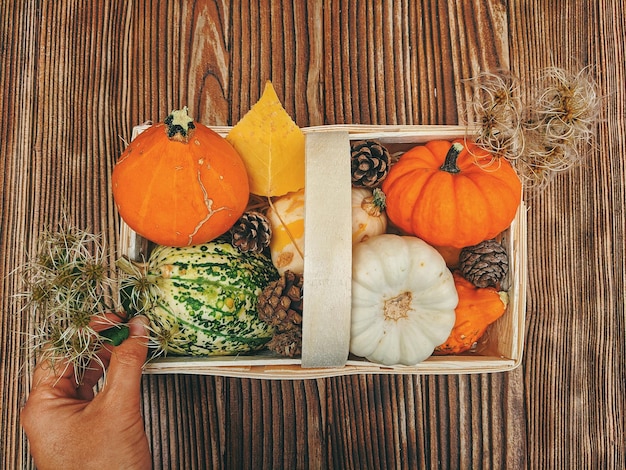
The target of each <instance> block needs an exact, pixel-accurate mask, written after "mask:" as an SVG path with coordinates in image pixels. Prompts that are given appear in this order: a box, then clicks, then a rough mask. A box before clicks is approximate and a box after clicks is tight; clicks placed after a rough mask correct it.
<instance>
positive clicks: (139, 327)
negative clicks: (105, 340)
mask: <svg viewBox="0 0 626 470" xmlns="http://www.w3.org/2000/svg"><path fill="white" fill-rule="evenodd" d="M148 323H149V321H148V319H147V318H146V317H144V316H141V315H140V316H136V317H134V318H132V319H131V320H130V321H129V322H128V328H129V337H128V339H126V340H125V341H124V342H123V343H122V344H120V345H119V346H116V347H114V348H113V349H112V351H111V362H110V363H109V368H108V370H107V374H106V386H105V387H104V389H103V391H102V393H103V394H106V395H113V396H110V397H109V398H114V399H117V398H120V399H123V400H125V401H127V400H132V399H135V398H136V399H137V400H139V394H140V390H141V370H142V368H143V365H144V364H145V362H146V357H147V356H148V329H147V325H148Z"/></svg>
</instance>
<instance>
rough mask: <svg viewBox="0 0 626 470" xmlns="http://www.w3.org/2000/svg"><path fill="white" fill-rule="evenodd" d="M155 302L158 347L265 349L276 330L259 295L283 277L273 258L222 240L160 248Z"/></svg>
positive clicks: (153, 269)
mask: <svg viewBox="0 0 626 470" xmlns="http://www.w3.org/2000/svg"><path fill="white" fill-rule="evenodd" d="M147 278H149V279H154V286H155V289H154V290H153V292H154V299H155V301H154V304H153V306H152V308H150V309H148V310H147V311H146V315H147V316H148V317H150V320H151V322H152V328H153V330H154V333H155V334H156V338H155V339H156V341H157V342H158V343H159V346H160V347H161V348H162V349H163V350H164V351H166V352H168V353H174V354H180V355H192V356H216V355H234V354H239V353H246V352H250V351H256V350H259V349H261V348H262V347H263V346H264V345H265V343H267V342H268V341H269V340H270V339H271V337H272V335H273V333H274V331H273V329H272V327H270V326H269V325H267V324H266V323H265V322H263V321H262V320H260V319H259V318H258V316H257V311H256V304H257V298H258V296H259V294H260V293H261V291H262V290H263V288H264V287H265V286H266V285H267V284H269V283H270V282H271V281H273V280H276V279H277V278H278V272H277V271H276V268H274V266H273V265H272V262H271V260H270V259H269V258H267V257H266V256H264V255H262V254H258V253H241V252H239V250H238V249H237V248H234V247H233V246H232V245H231V244H230V243H229V242H228V241H225V240H224V239H223V238H220V239H217V240H214V241H211V242H209V243H205V244H202V245H194V246H186V247H166V246H157V247H156V248H155V249H154V250H153V252H152V254H151V255H150V259H149V261H148V273H147Z"/></svg>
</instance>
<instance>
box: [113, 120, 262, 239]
mask: <svg viewBox="0 0 626 470" xmlns="http://www.w3.org/2000/svg"><path fill="white" fill-rule="evenodd" d="M112 183H113V197H114V199H115V204H116V206H117V208H118V210H119V213H120V216H121V217H122V219H124V221H125V222H126V223H127V224H128V226H129V227H130V228H132V229H133V230H134V231H135V232H137V233H138V234H139V235H141V236H143V237H144V238H146V239H148V240H150V241H152V242H154V243H157V244H159V245H166V246H186V245H196V244H201V243H206V242H208V241H210V240H212V239H214V238H216V237H218V236H219V235H221V234H223V233H225V232H226V231H227V230H228V229H230V227H231V226H232V225H233V224H234V223H235V222H236V221H237V220H238V219H239V217H240V216H241V215H242V214H243V212H244V210H245V208H246V206H247V204H248V198H249V196H250V192H249V186H248V175H247V172H246V168H245V166H244V163H243V161H242V159H241V157H240V156H239V154H238V153H237V151H235V149H234V148H233V147H232V146H231V145H230V144H229V143H228V142H227V141H226V140H225V139H224V138H223V137H221V136H220V135H219V134H217V133H215V132H214V131H212V130H211V129H209V128H208V127H206V126H204V125H202V124H200V123H197V122H194V121H193V119H192V118H190V117H189V116H188V115H187V108H184V109H182V110H178V111H172V113H171V114H170V115H169V116H168V117H167V119H165V121H164V122H163V123H160V124H156V125H154V126H151V127H150V128H148V129H147V130H146V131H144V132H143V133H141V134H139V136H137V138H135V140H133V141H132V142H131V143H130V145H129V146H128V147H127V148H126V150H125V151H124V153H123V154H122V155H121V157H120V159H119V161H118V162H117V164H116V165H115V167H114V169H113V175H112Z"/></svg>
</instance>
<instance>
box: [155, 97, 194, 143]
mask: <svg viewBox="0 0 626 470" xmlns="http://www.w3.org/2000/svg"><path fill="white" fill-rule="evenodd" d="M163 122H164V123H165V133H166V134H167V136H168V137H169V138H170V139H172V140H175V141H177V142H184V143H187V142H188V141H189V137H191V134H192V131H193V129H195V128H196V126H195V125H194V123H193V118H191V117H189V114H188V113H187V106H185V107H184V108H183V109H175V110H174V111H172V112H171V113H170V115H169V116H167V117H166V118H165V121H163Z"/></svg>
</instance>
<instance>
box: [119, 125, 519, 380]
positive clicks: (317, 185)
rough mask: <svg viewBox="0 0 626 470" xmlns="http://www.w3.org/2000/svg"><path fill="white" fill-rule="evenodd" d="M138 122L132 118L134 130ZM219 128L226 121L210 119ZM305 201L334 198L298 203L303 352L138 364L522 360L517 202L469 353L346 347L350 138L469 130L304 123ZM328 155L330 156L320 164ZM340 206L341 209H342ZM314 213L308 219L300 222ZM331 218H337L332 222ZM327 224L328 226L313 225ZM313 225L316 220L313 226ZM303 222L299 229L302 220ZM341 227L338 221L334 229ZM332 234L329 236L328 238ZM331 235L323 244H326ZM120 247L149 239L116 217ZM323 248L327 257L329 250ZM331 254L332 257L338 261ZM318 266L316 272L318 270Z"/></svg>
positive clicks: (216, 367)
mask: <svg viewBox="0 0 626 470" xmlns="http://www.w3.org/2000/svg"><path fill="white" fill-rule="evenodd" d="M146 127H147V125H142V126H137V127H136V128H135V129H134V132H133V137H134V136H135V135H136V134H137V133H139V132H141V131H142V130H143V129H145V128H146ZM213 129H214V130H215V131H216V132H218V133H220V134H222V135H225V134H227V133H228V130H229V129H230V128H228V127H214V128H213ZM303 131H304V132H305V134H306V188H305V191H306V200H307V201H320V200H327V201H333V203H332V204H325V205H324V206H322V207H323V208H324V211H323V212H322V213H320V212H318V211H315V210H314V208H315V207H320V206H319V205H317V204H309V205H308V206H307V208H306V209H305V240H306V242H305V254H304V256H305V271H304V282H305V285H304V292H305V295H304V312H305V313H304V315H303V320H304V323H303V345H302V348H303V354H302V358H298V359H291V358H283V357H280V356H277V355H275V354H273V353H271V352H269V351H263V352H260V353H256V354H253V355H245V356H244V355H240V356H227V357H224V356H222V357H206V358H197V357H172V356H169V357H161V358H158V359H154V360H152V361H151V362H149V363H148V364H147V366H146V367H145V373H148V374H174V373H185V374H208V375H221V376H230V377H250V378H264V379H305V378H319V377H330V376H337V375H347V374H361V373H370V374H371V373H375V374H468V373H490V372H503V371H508V370H512V369H514V368H515V367H517V366H519V364H520V363H521V360H522V353H523V345H524V315H525V302H526V298H525V296H526V276H527V275H526V208H525V204H524V203H523V202H522V204H521V205H520V207H519V209H518V211H517V215H516V217H515V219H514V221H513V223H512V224H511V226H510V227H509V229H507V230H506V231H505V232H504V233H503V235H502V243H503V245H504V246H505V248H506V250H507V252H508V253H509V263H510V266H509V274H508V276H507V278H506V279H505V280H504V281H503V288H505V289H506V290H507V291H508V294H509V304H508V307H507V310H506V312H505V314H504V315H503V316H502V317H501V318H500V319H499V320H497V321H496V322H495V323H494V324H493V325H491V326H490V327H489V329H488V331H487V333H486V334H485V336H484V337H483V338H482V339H481V342H480V347H479V348H477V350H476V351H475V352H470V353H464V354H462V355H456V356H432V357H430V358H428V359H427V360H425V361H423V362H422V363H420V364H417V365H416V366H410V367H409V366H383V365H379V364H374V363H371V362H369V361H367V360H365V359H362V358H357V357H353V356H349V355H348V347H349V339H350V337H349V328H350V305H349V298H350V271H351V232H350V225H349V224H350V220H351V219H350V191H349V188H350V171H349V161H350V140H363V139H376V140H378V141H380V142H381V143H382V144H384V145H385V146H387V147H388V148H389V149H390V151H391V152H392V153H393V152H396V151H398V152H401V151H403V150H406V149H408V148H410V147H412V146H414V145H416V144H419V143H424V142H427V141H429V140H434V139H448V140H450V139H454V138H459V137H465V136H468V129H467V128H466V127H461V126H359V125H356V126H355V125H337V126H319V127H310V128H305V129H303ZM329 160H331V161H332V162H333V165H329V164H328V162H329ZM346 214H347V216H346ZM311 220H314V221H315V224H312V223H308V224H307V221H311ZM338 221H339V223H337V222H338ZM325 223H326V224H327V226H332V227H333V229H334V231H333V233H332V234H330V233H329V231H325V230H313V229H312V228H313V226H314V225H315V226H316V227H319V226H324V224H325ZM320 224H321V225H320ZM307 227H308V229H307ZM337 227H340V229H337ZM329 237H332V238H329ZM329 240H330V243H332V246H331V245H329ZM120 247H121V254H122V255H126V256H129V257H130V258H131V259H136V260H140V259H147V257H148V255H149V253H148V249H149V248H148V247H149V244H148V243H147V241H146V240H144V239H143V238H141V237H140V236H138V235H137V234H136V233H134V232H133V231H132V230H131V229H130V228H129V227H128V226H127V225H125V224H124V223H123V222H122V227H121V239H120ZM331 255H332V256H331ZM338 260H340V262H339V264H338ZM320 273H325V275H324V276H321V275H320Z"/></svg>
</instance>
